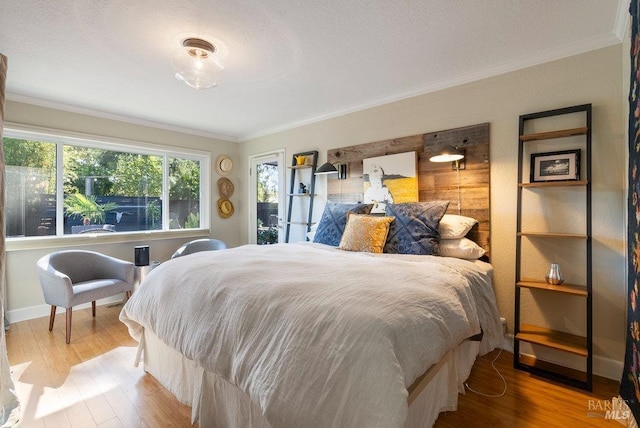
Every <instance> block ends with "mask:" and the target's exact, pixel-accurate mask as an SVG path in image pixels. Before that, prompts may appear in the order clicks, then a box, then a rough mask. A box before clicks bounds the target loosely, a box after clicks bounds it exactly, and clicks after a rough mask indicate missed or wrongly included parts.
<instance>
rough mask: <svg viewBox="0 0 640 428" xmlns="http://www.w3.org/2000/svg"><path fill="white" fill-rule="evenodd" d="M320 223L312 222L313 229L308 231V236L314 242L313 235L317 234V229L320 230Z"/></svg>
mask: <svg viewBox="0 0 640 428" xmlns="http://www.w3.org/2000/svg"><path fill="white" fill-rule="evenodd" d="M318 224H319V223H314V224H312V225H311V229H309V231H308V232H307V238H308V239H309V241H311V242H313V237H314V236H316V230H318Z"/></svg>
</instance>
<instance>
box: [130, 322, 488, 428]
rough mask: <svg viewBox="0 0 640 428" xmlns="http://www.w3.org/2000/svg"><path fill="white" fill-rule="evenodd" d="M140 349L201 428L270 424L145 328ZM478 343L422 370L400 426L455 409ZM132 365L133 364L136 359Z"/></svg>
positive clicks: (413, 427)
mask: <svg viewBox="0 0 640 428" xmlns="http://www.w3.org/2000/svg"><path fill="white" fill-rule="evenodd" d="M139 346H140V349H139V351H142V354H143V358H144V370H145V371H146V372H148V373H149V374H151V375H152V376H153V377H154V378H156V379H157V380H158V381H159V382H160V383H161V384H162V385H163V386H164V387H165V388H167V390H169V392H171V393H172V394H173V395H174V396H175V397H176V398H177V399H178V400H179V401H180V402H181V403H183V404H186V405H189V406H191V420H192V423H194V422H196V421H198V422H199V424H200V426H201V427H203V428H204V427H215V426H224V427H229V428H234V427H237V428H245V427H251V428H262V427H271V425H270V424H269V422H268V421H267V420H266V418H265V417H264V416H263V414H262V412H261V410H260V408H259V406H257V405H256V404H255V403H254V402H253V401H251V400H250V399H249V397H248V396H247V395H246V394H245V393H244V392H243V391H242V390H240V389H238V388H237V387H236V386H234V385H233V384H231V383H229V382H227V381H226V380H225V379H223V378H221V377H220V376H217V375H216V374H214V373H210V372H206V371H205V370H203V369H202V368H201V367H199V366H197V365H196V364H195V363H194V362H193V361H191V360H189V359H187V358H186V357H185V356H183V355H182V354H180V353H179V352H178V351H176V350H175V349H173V348H171V347H170V346H168V345H166V344H165V343H164V342H162V341H161V340H160V339H159V338H158V337H157V336H156V335H155V334H154V333H153V332H151V331H149V330H147V329H145V330H144V335H143V340H141V341H140V345H139ZM479 347H480V345H479V342H477V341H465V342H463V343H462V344H460V345H459V346H458V347H456V348H455V349H453V350H451V351H449V352H447V354H446V355H445V357H444V358H443V359H442V360H441V361H440V362H439V363H437V364H435V365H434V366H433V367H432V368H430V369H429V370H428V371H427V377H428V378H429V381H428V383H427V385H426V387H425V388H424V389H423V390H422V391H421V392H420V393H419V394H418V395H417V396H416V397H415V399H414V400H413V401H412V403H411V404H410V406H409V414H408V417H407V421H406V424H405V427H407V428H417V427H431V426H433V424H434V422H435V421H436V419H437V418H438V415H439V414H440V413H441V412H445V411H454V410H456V409H457V407H458V394H459V393H464V385H463V383H464V382H465V381H466V379H467V378H468V376H469V374H470V373H471V368H472V367H473V363H474V362H475V359H476V357H477V355H478V352H479ZM136 363H137V362H136Z"/></svg>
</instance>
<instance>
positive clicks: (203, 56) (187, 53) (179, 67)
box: [172, 38, 224, 89]
mask: <svg viewBox="0 0 640 428" xmlns="http://www.w3.org/2000/svg"><path fill="white" fill-rule="evenodd" d="M216 52H217V48H216V46H215V45H214V44H212V43H209V42H207V41H206V40H202V39H197V38H189V39H185V40H184V41H183V42H182V47H181V48H179V49H178V50H176V52H175V54H174V55H173V60H172V62H173V66H174V67H175V70H176V74H175V76H176V79H178V80H180V81H181V82H184V83H186V84H187V85H189V86H191V87H192V88H195V89H206V88H210V87H212V86H218V83H219V82H218V80H217V77H218V73H220V72H221V71H222V70H223V69H224V65H223V64H222V61H220V58H218V56H217V55H216Z"/></svg>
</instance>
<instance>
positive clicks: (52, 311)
mask: <svg viewBox="0 0 640 428" xmlns="http://www.w3.org/2000/svg"><path fill="white" fill-rule="evenodd" d="M55 320H56V307H55V306H53V305H51V315H49V331H51V330H53V322H54V321H55Z"/></svg>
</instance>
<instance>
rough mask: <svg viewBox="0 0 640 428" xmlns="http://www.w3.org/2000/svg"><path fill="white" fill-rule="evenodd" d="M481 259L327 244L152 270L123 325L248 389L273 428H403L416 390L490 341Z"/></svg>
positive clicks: (197, 258)
mask: <svg viewBox="0 0 640 428" xmlns="http://www.w3.org/2000/svg"><path fill="white" fill-rule="evenodd" d="M488 278H489V277H488V275H486V273H485V272H483V270H482V269H479V268H478V267H476V266H475V265H474V264H473V263H470V262H466V261H462V260H457V259H451V258H444V257H432V256H391V255H374V254H367V253H351V252H344V251H339V250H337V249H335V248H331V247H327V246H323V245H318V244H279V245H271V246H255V245H247V246H243V247H238V248H233V249H229V250H224V251H212V252H201V253H196V254H193V255H189V256H184V257H180V258H177V259H174V260H170V261H168V262H166V263H163V264H161V265H160V266H159V267H158V268H156V269H154V270H153V271H151V273H150V274H149V275H148V276H147V278H146V279H145V281H144V282H143V284H141V286H140V287H139V288H138V289H137V290H136V292H135V293H134V294H133V296H132V298H131V299H130V300H129V301H128V302H127V304H126V305H125V306H124V308H123V310H122V313H121V315H120V319H121V320H122V321H123V322H124V323H125V324H126V325H127V326H128V327H129V331H130V333H131V335H132V336H133V337H135V338H136V339H138V340H139V339H140V337H141V334H142V329H143V328H148V329H151V330H152V331H153V332H154V333H155V334H156V335H157V336H158V337H160V339H162V340H163V341H164V342H165V343H166V344H168V345H169V346H171V347H173V348H175V349H176V350H178V351H179V352H181V353H182V354H184V355H185V356H186V357H187V358H189V359H191V360H193V361H195V362H197V363H198V364H199V365H200V366H202V367H203V368H204V369H205V370H207V371H210V372H213V373H216V374H217V375H219V376H222V377H223V378H224V379H226V380H227V381H229V382H230V383H232V384H234V385H236V386H237V387H238V388H239V389H240V390H242V391H244V393H246V394H247V395H248V396H249V397H250V398H251V400H253V402H255V403H256V404H257V405H258V406H259V407H260V409H262V412H263V414H264V415H265V417H266V418H267V419H268V420H269V422H270V424H271V425H272V426H274V427H312V426H318V427H331V426H342V427H345V426H349V427H376V426H379V427H400V426H403V424H404V421H405V418H406V415H407V401H406V400H407V389H406V388H407V387H408V386H409V385H411V384H412V383H413V382H414V380H415V379H416V377H418V376H419V375H421V374H422V373H423V372H425V371H426V369H427V368H428V367H430V366H431V365H432V364H434V363H436V362H437V361H438V360H439V359H440V358H441V357H442V356H443V355H444V354H445V352H446V351H447V350H448V349H450V348H452V347H454V346H456V345H457V344H459V343H460V342H461V341H463V340H464V339H466V338H467V337H469V336H472V335H475V334H477V333H479V332H480V328H481V327H482V329H483V330H484V332H485V340H484V341H483V342H484V343H483V351H484V352H487V351H489V350H490V349H493V348H494V347H495V346H497V345H498V344H499V342H500V322H499V316H498V312H497V308H496V303H495V298H494V294H493V290H492V288H491V281H490V279H488Z"/></svg>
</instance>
